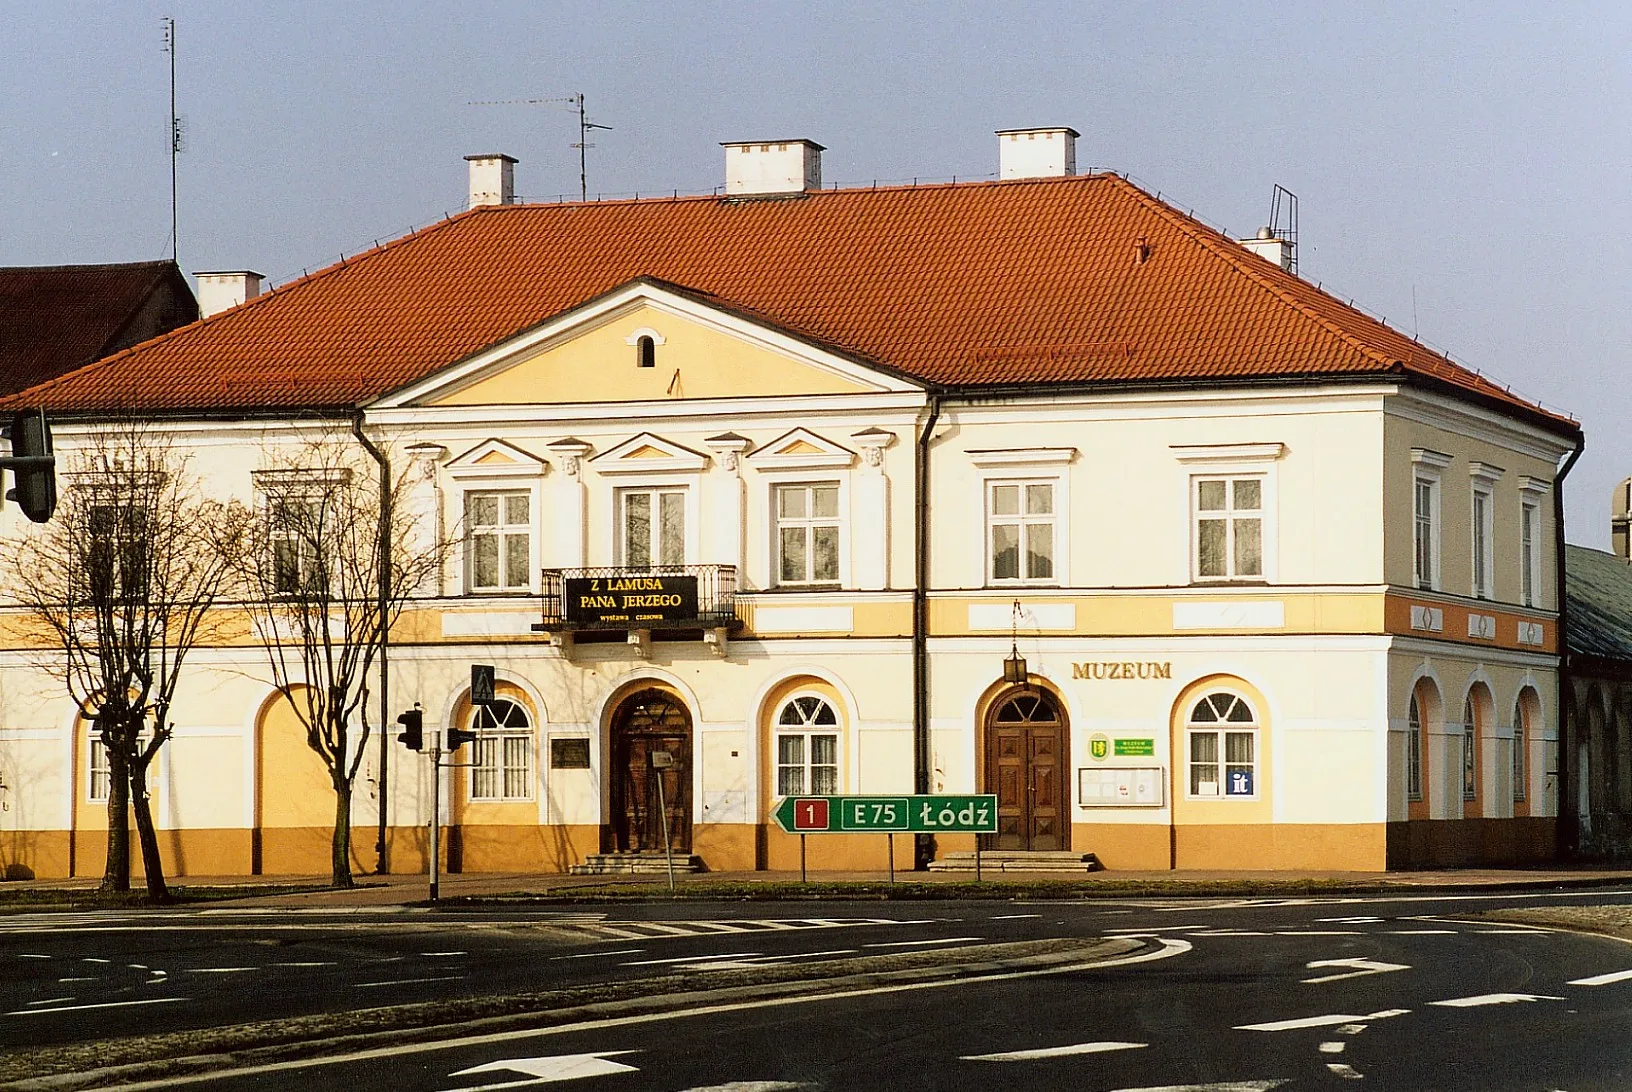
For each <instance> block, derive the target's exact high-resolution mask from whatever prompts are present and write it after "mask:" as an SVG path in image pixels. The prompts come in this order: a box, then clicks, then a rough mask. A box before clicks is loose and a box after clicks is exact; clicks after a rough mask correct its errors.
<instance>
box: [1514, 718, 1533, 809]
mask: <svg viewBox="0 0 1632 1092" xmlns="http://www.w3.org/2000/svg"><path fill="white" fill-rule="evenodd" d="M1529 721H1530V711H1529V709H1528V708H1527V707H1526V706H1525V701H1524V695H1523V694H1520V695H1519V698H1518V700H1517V701H1515V702H1514V703H1513V800H1514V801H1515V802H1519V801H1522V800H1523V799H1524V790H1525V784H1524V782H1525V778H1527V777H1528V776H1529V768H1528V765H1527V764H1526V762H1525V759H1526V757H1527V756H1526V754H1525V748H1527V747H1529V746H1530V733H1529V731H1528V730H1527V729H1528V728H1529Z"/></svg>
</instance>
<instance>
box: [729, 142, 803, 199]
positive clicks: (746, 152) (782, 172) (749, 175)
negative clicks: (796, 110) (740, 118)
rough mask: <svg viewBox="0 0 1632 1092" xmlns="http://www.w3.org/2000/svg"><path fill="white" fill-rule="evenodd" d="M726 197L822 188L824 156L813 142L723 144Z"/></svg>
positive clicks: (796, 191) (800, 191) (797, 191)
mask: <svg viewBox="0 0 1632 1092" xmlns="http://www.w3.org/2000/svg"><path fill="white" fill-rule="evenodd" d="M720 147H722V148H724V149H725V192H726V195H727V196H735V195H737V194H762V193H804V192H805V191H806V190H819V189H821V188H822V153H823V152H824V151H826V150H827V149H825V148H823V147H822V146H821V145H820V144H817V143H816V142H815V141H814V140H772V141H763V142H762V141H757V140H756V141H747V142H742V141H731V142H725V141H722V142H721V144H720Z"/></svg>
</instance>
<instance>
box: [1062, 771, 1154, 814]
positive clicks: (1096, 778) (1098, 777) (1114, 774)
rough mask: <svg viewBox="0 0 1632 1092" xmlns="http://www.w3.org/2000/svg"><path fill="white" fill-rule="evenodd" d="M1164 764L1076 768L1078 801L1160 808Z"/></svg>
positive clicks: (1102, 805) (1092, 805)
mask: <svg viewBox="0 0 1632 1092" xmlns="http://www.w3.org/2000/svg"><path fill="white" fill-rule="evenodd" d="M1165 775H1166V767H1163V766H1084V767H1081V768H1079V769H1078V770H1077V803H1079V804H1081V805H1082V806H1083V807H1085V808H1159V807H1161V806H1162V804H1163V803H1164V802H1165V799H1166V794H1165V793H1164V792H1163V791H1162V787H1163V786H1164V785H1166V784H1167V777H1166V776H1165Z"/></svg>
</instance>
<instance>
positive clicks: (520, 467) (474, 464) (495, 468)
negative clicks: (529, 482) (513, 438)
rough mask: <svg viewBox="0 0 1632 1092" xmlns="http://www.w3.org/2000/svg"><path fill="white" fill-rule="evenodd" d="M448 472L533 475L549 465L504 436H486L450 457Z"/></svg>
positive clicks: (478, 475)
mask: <svg viewBox="0 0 1632 1092" xmlns="http://www.w3.org/2000/svg"><path fill="white" fill-rule="evenodd" d="M447 469H448V473H449V474H451V475H452V476H454V477H455V478H459V477H518V478H519V477H531V478H536V477H538V476H539V475H541V474H543V473H545V471H547V470H548V469H549V463H547V462H545V461H544V460H543V459H541V458H539V457H538V456H537V455H534V454H533V453H532V452H530V451H523V450H522V449H521V448H519V447H517V446H516V445H514V444H512V443H509V442H507V441H505V440H500V439H498V438H496V437H495V438H492V439H488V440H483V441H482V442H481V443H479V444H477V445H476V446H475V447H473V448H471V449H470V450H468V451H466V452H465V453H464V454H462V455H458V456H455V457H454V458H452V459H450V460H449V461H448V467H447Z"/></svg>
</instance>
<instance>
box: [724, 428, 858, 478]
mask: <svg viewBox="0 0 1632 1092" xmlns="http://www.w3.org/2000/svg"><path fill="white" fill-rule="evenodd" d="M748 461H749V462H750V463H751V464H753V465H754V466H755V467H758V468H759V469H762V470H842V469H844V468H845V467H849V466H853V465H855V461H856V453H855V452H854V451H851V450H850V449H849V448H847V447H845V446H844V445H842V444H838V443H835V442H834V441H832V440H829V439H828V438H827V437H825V436H822V435H820V434H818V433H815V432H812V431H811V430H810V429H808V428H796V429H793V430H791V431H789V432H784V433H783V434H782V435H781V436H778V437H777V438H776V439H774V440H772V441H771V442H770V443H768V444H764V445H762V446H761V447H760V448H759V449H758V450H757V451H755V452H754V453H753V454H752V455H750V456H748Z"/></svg>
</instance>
